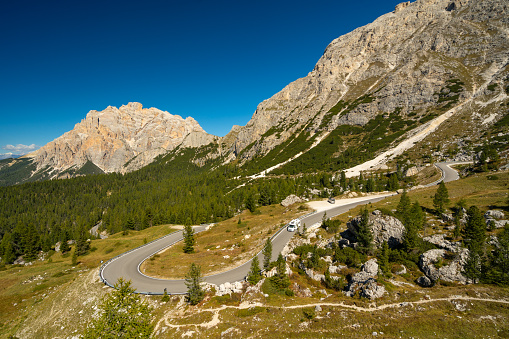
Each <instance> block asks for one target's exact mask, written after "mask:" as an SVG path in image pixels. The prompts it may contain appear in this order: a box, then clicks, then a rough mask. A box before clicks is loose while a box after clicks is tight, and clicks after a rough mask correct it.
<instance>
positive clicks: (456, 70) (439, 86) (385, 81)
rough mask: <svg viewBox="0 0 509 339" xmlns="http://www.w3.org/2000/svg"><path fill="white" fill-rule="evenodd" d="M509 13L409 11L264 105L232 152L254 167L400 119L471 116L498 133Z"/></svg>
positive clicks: (493, 1)
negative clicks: (279, 149)
mask: <svg viewBox="0 0 509 339" xmlns="http://www.w3.org/2000/svg"><path fill="white" fill-rule="evenodd" d="M508 10H509V8H508V4H507V3H506V2H504V1H499V0H489V1H481V2H478V1H468V0H463V1H450V0H418V1H415V2H413V3H410V2H406V3H401V4H399V5H398V6H397V7H396V9H395V10H394V11H393V12H392V13H388V14H386V15H383V16H381V17H380V18H378V19H377V20H375V21H374V22H373V23H371V24H368V25H366V26H364V27H360V28H358V29H356V30H354V31H353V32H351V33H348V34H346V35H344V36H341V37H339V38H337V39H336V40H334V41H333V42H332V43H331V44H330V45H329V46H328V47H327V49H326V50H325V52H324V54H323V56H322V57H321V58H320V60H319V61H318V63H317V64H316V66H315V68H314V69H313V71H311V72H310V73H309V74H308V76H307V77H305V78H302V79H298V80H296V81H295V82H293V83H291V84H289V85H288V86H286V87H285V88H284V89H283V90H282V91H281V92H279V93H277V94H276V95H274V96H273V97H272V98H270V99H268V100H265V101H263V102H262V103H260V104H259V106H258V108H257V110H256V112H255V113H254V115H253V117H252V119H251V120H250V121H249V122H248V124H247V125H246V126H245V127H243V128H241V129H240V131H238V130H236V131H235V134H236V138H235V142H234V144H233V146H232V149H233V150H234V151H235V152H236V154H240V156H241V159H244V161H245V160H246V159H252V158H253V157H255V156H259V155H260V154H266V153H267V152H269V151H270V150H271V149H273V148H274V147H276V146H277V145H279V144H282V143H284V142H285V141H286V140H288V138H293V137H294V136H295V135H297V134H299V133H308V135H307V140H308V141H310V142H309V145H310V144H311V141H312V140H314V138H316V137H317V135H323V134H327V133H329V132H330V131H332V130H334V129H336V128H337V127H338V126H341V125H359V126H363V125H365V124H366V123H367V122H368V121H369V120H370V119H373V118H374V117H376V116H378V115H384V117H386V118H389V115H390V114H391V113H392V114H395V115H397V116H400V117H402V118H403V119H404V120H407V121H422V122H424V121H425V120H429V119H431V118H433V117H436V116H440V115H442V114H444V113H445V112H448V115H446V117H447V118H449V116H450V115H453V114H455V115H461V114H462V112H467V113H468V120H467V123H473V124H475V125H477V128H478V129H479V128H481V129H482V128H486V127H488V126H489V123H493V122H495V121H496V120H498V119H500V118H501V117H502V116H503V115H505V114H506V110H505V109H503V108H500V107H498V106H499V105H497V104H496V103H497V102H501V101H503V100H505V99H506V98H507V94H506V93H505V92H504V90H503V89H504V88H505V87H506V86H507V85H508V80H507V71H508V68H507V62H508V60H509V53H508V52H507V50H508V49H507V47H508V44H509V39H508V34H507V33H508V31H509V19H508V17H509V16H508ZM488 87H489V89H488ZM466 103H468V105H467V104H466ZM487 106H489V107H490V108H491V109H490V111H489V113H488V112H484V111H483V109H484V108H486V107H487ZM427 117H429V118H427ZM423 118H425V120H422V119H423ZM443 120H445V119H443ZM443 120H442V121H439V122H438V123H436V124H435V126H433V129H436V128H437V127H438V126H439V125H440V124H441V123H442V122H443ZM478 120H481V122H483V124H479V123H476V122H478ZM418 130H422V128H420V129H419V128H418V129H417V130H415V131H411V132H410V133H409V134H415V133H416V132H417V131H418ZM417 141H420V140H417ZM417 141H416V142H417ZM242 151H244V152H242ZM241 152H242V153H241ZM295 153H297V150H296V151H295Z"/></svg>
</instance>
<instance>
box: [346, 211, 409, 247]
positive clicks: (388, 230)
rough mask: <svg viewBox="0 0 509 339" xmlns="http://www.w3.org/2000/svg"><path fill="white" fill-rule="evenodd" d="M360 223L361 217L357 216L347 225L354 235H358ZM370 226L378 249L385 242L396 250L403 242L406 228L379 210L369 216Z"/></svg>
mask: <svg viewBox="0 0 509 339" xmlns="http://www.w3.org/2000/svg"><path fill="white" fill-rule="evenodd" d="M360 221H361V216H356V217H355V218H353V219H351V220H350V221H349V222H347V224H346V226H347V227H348V230H349V231H350V232H352V233H353V234H354V235H355V234H357V229H358V227H359V224H360ZM368 226H369V228H370V229H371V233H372V234H373V242H374V243H375V245H376V247H378V248H380V247H381V246H382V244H383V243H384V242H385V241H386V242H387V244H388V245H389V247H391V248H395V247H397V246H398V245H399V244H401V243H402V242H403V233H404V231H405V226H403V224H402V223H401V221H399V220H398V219H396V218H394V217H391V216H388V215H383V214H382V212H380V211H379V210H375V211H373V212H372V213H371V214H370V215H369V221H368Z"/></svg>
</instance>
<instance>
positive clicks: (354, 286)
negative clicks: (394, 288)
mask: <svg viewBox="0 0 509 339" xmlns="http://www.w3.org/2000/svg"><path fill="white" fill-rule="evenodd" d="M377 275H378V264H377V262H376V259H370V260H368V261H366V262H365V263H364V265H362V267H361V271H360V272H358V273H355V274H354V275H353V277H352V279H351V280H350V282H349V284H348V288H347V291H346V292H344V293H345V295H347V296H350V297H351V296H353V295H354V294H355V292H357V291H359V290H360V295H361V296H362V297H365V298H368V299H376V298H380V297H381V296H383V295H384V294H385V292H386V291H385V287H383V286H379V285H378V284H377V283H376V280H375V277H376V276H377Z"/></svg>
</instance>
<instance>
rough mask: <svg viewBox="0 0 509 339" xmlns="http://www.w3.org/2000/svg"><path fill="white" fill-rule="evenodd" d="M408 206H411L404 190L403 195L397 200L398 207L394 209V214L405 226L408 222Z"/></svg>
mask: <svg viewBox="0 0 509 339" xmlns="http://www.w3.org/2000/svg"><path fill="white" fill-rule="evenodd" d="M410 205H411V202H410V198H409V197H408V194H407V192H406V190H404V191H403V194H401V197H400V198H399V203H398V206H397V207H396V214H397V216H398V218H399V220H401V222H402V223H403V224H405V223H406V222H407V221H408V215H409V214H410Z"/></svg>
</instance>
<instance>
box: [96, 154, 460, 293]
mask: <svg viewBox="0 0 509 339" xmlns="http://www.w3.org/2000/svg"><path fill="white" fill-rule="evenodd" d="M453 164H455V163H437V164H436V166H437V167H438V168H439V169H441V171H442V177H441V178H440V179H439V180H437V181H436V182H434V183H432V184H429V185H427V186H432V185H436V184H438V183H439V182H440V181H442V180H444V181H445V182H449V181H453V180H457V179H459V176H458V173H457V172H456V171H455V170H453V169H452V168H450V167H449V165H453ZM388 195H391V194H388ZM388 195H385V196H377V197H374V198H366V200H363V201H358V202H355V203H350V204H347V205H343V206H339V204H340V203H341V200H340V199H338V200H336V203H338V206H337V207H334V208H332V209H329V210H327V211H326V212H327V216H328V217H334V216H336V215H339V214H343V213H345V212H347V211H349V210H350V209H352V208H354V207H356V206H358V205H363V204H367V203H369V202H377V201H380V200H382V199H384V198H385V197H387V196H388ZM324 213H325V212H317V213H313V214H310V215H307V216H304V217H302V218H301V224H304V223H305V224H306V226H307V227H309V226H311V225H313V224H315V223H318V222H320V221H321V220H322V217H323V214H324ZM205 229H206V226H197V227H195V228H194V230H195V233H198V232H202V231H204V230H205ZM294 234H295V232H288V231H287V230H286V227H285V228H283V229H281V230H280V231H279V232H278V233H277V234H276V235H275V236H274V237H273V238H272V260H276V259H277V256H278V255H279V253H280V252H281V251H282V250H283V248H284V247H285V245H286V244H287V243H288V241H290V239H291V237H292V236H293V235H294ZM182 239H183V236H182V231H178V232H174V233H171V234H169V235H167V236H165V237H163V238H160V239H157V240H155V241H153V242H151V243H148V244H146V245H144V246H142V247H139V248H136V249H134V250H132V251H129V252H126V253H124V254H122V255H120V256H118V257H116V258H114V259H112V260H110V261H108V262H107V263H106V264H104V265H103V266H102V267H101V270H100V276H101V279H102V281H103V282H104V283H105V284H107V285H110V286H113V285H114V284H115V282H116V281H117V280H118V278H120V277H123V278H124V279H127V280H131V283H132V286H133V287H134V288H135V289H136V292H137V293H142V294H163V291H164V289H165V288H166V289H167V292H168V294H184V293H186V292H187V287H186V285H185V283H184V280H166V279H157V278H152V277H148V276H146V275H144V274H142V273H141V272H140V270H139V267H140V265H141V263H142V262H143V261H144V260H146V259H148V258H149V257H150V256H151V255H153V254H155V253H157V252H159V251H161V250H163V249H164V248H166V247H168V246H171V245H173V244H174V243H176V242H178V241H180V240H182ZM258 257H259V259H260V263H262V262H263V255H262V254H261V253H259V254H258ZM198 264H199V263H198ZM250 267H251V260H249V261H248V262H246V263H244V264H243V265H241V266H238V267H236V268H234V269H232V270H229V271H227V272H223V273H218V274H215V275H210V276H206V277H204V279H203V280H204V281H205V282H209V283H212V284H215V285H220V284H223V283H225V282H235V281H240V280H244V278H245V277H246V276H247V274H248V272H249V269H250Z"/></svg>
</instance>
